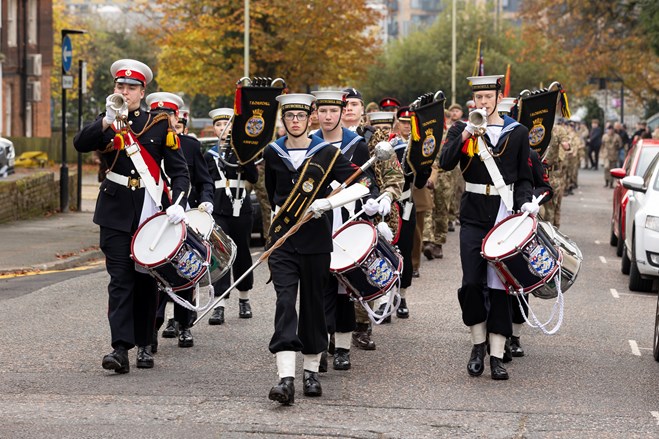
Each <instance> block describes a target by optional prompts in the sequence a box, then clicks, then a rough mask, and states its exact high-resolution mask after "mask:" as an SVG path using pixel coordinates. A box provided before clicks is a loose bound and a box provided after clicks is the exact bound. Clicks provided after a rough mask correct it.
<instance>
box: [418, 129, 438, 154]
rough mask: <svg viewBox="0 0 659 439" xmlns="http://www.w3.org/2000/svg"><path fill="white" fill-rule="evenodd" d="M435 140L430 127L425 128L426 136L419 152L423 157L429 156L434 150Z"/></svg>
mask: <svg viewBox="0 0 659 439" xmlns="http://www.w3.org/2000/svg"><path fill="white" fill-rule="evenodd" d="M436 146H437V142H436V141H435V136H433V134H432V128H429V129H427V130H426V138H425V140H424V141H423V147H422V148H421V153H422V154H423V156H424V157H430V156H431V155H432V153H433V152H435V147H436Z"/></svg>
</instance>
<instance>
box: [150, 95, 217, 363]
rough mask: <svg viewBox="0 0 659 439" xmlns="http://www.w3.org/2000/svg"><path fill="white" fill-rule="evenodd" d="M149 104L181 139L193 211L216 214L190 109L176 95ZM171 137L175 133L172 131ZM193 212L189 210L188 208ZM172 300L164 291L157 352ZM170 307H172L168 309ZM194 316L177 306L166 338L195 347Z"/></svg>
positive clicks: (189, 293)
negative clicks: (191, 133)
mask: <svg viewBox="0 0 659 439" xmlns="http://www.w3.org/2000/svg"><path fill="white" fill-rule="evenodd" d="M146 105H147V107H149V109H150V111H151V113H153V114H158V113H161V112H162V113H166V114H167V116H168V117H169V125H170V130H172V129H173V130H175V132H176V135H177V136H178V139H179V144H180V148H181V151H183V155H184V156H185V161H186V163H187V164H188V174H189V175H190V186H191V187H190V194H189V195H188V206H189V208H192V209H195V208H199V209H200V210H203V211H205V212H208V213H209V214H212V213H213V191H214V187H213V180H211V176H210V174H209V173H208V167H207V166H206V162H205V161H204V157H203V156H202V154H201V144H200V143H199V141H198V140H197V139H195V138H194V137H192V136H188V135H187V134H186V133H187V123H188V114H189V110H187V109H184V108H183V105H184V104H183V99H181V97H179V96H178V95H175V94H174V93H165V92H158V93H151V94H150V95H148V96H147V97H146ZM170 133H171V134H174V133H173V132H171V131H170ZM186 210H189V209H186ZM193 294H194V288H190V289H187V290H182V291H178V292H177V295H178V296H179V297H181V298H182V299H184V300H186V301H188V302H192V297H193ZM168 303H171V299H170V297H169V295H167V293H165V292H164V291H160V294H159V300H158V310H157V312H156V329H155V334H154V343H153V345H152V347H151V348H152V351H153V353H155V352H157V350H158V329H159V328H160V326H161V325H162V324H163V322H164V320H165V310H166V307H167V304H168ZM167 308H168V307H167ZM193 320H194V316H193V313H192V311H190V310H188V309H186V308H184V307H183V306H181V305H179V304H177V303H176V304H174V316H173V318H168V320H167V326H166V327H165V329H164V330H163V333H162V336H163V337H164V338H174V337H177V336H178V346H179V347H180V348H188V347H192V346H194V338H193V337H192V332H190V327H191V326H192V321H193Z"/></svg>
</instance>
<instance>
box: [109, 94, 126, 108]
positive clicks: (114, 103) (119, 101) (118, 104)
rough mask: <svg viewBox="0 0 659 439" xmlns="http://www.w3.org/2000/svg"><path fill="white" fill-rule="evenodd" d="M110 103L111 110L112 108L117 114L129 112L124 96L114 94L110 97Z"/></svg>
mask: <svg viewBox="0 0 659 439" xmlns="http://www.w3.org/2000/svg"><path fill="white" fill-rule="evenodd" d="M107 100H108V102H109V103H110V108H112V109H113V110H114V111H116V112H117V113H119V112H124V113H125V112H126V111H128V104H127V103H126V99H125V98H124V96H123V95H122V94H119V93H114V94H111V95H110V96H108V99H107Z"/></svg>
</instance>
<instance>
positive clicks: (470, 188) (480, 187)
mask: <svg viewBox="0 0 659 439" xmlns="http://www.w3.org/2000/svg"><path fill="white" fill-rule="evenodd" d="M507 187H508V188H509V189H510V190H511V191H512V190H513V185H512V184H511V185H508V186H507ZM465 191H467V192H471V193H474V194H481V195H499V191H498V190H497V188H495V187H494V185H491V184H478V183H469V182H465Z"/></svg>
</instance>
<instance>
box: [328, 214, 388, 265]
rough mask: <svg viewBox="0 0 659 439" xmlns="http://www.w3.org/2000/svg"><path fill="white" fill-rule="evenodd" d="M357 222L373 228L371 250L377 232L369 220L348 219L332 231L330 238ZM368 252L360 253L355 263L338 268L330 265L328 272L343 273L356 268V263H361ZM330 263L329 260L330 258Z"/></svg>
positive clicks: (376, 237)
mask: <svg viewBox="0 0 659 439" xmlns="http://www.w3.org/2000/svg"><path fill="white" fill-rule="evenodd" d="M357 224H367V225H369V226H370V227H371V229H372V230H373V237H372V238H371V251H372V250H373V248H375V245H376V244H377V242H378V234H377V231H376V229H375V226H374V225H373V224H371V223H370V222H369V221H364V220H358V221H350V222H349V223H346V224H344V225H343V226H341V228H340V229H339V230H337V231H336V232H334V234H333V235H332V239H334V238H336V236H337V235H338V234H339V233H341V232H343V231H344V230H346V229H347V228H348V227H352V226H355V225H357ZM369 254H370V252H368V253H366V254H364V255H362V256H361V257H360V258H359V259H358V260H356V261H355V264H356V265H347V266H344V267H340V268H332V267H331V266H330V272H331V273H343V272H345V271H347V270H348V269H352V268H356V266H357V265H361V263H362V262H364V259H366V257H367V256H368V255H369ZM330 255H331V253H330ZM330 264H331V260H330Z"/></svg>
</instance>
